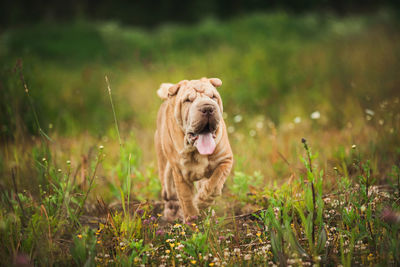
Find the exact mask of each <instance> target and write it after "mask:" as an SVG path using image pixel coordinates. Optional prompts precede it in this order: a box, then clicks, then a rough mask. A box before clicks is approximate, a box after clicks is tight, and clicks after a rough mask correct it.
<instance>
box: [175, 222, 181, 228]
mask: <svg viewBox="0 0 400 267" xmlns="http://www.w3.org/2000/svg"><path fill="white" fill-rule="evenodd" d="M181 226H182V225H180V224H179V223H177V224H175V225H174V228H179V227H181Z"/></svg>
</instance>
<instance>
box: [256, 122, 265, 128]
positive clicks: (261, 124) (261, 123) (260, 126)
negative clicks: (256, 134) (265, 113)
mask: <svg viewBox="0 0 400 267" xmlns="http://www.w3.org/2000/svg"><path fill="white" fill-rule="evenodd" d="M256 127H257V129H262V128H263V127H264V123H263V122H262V121H259V122H257V124H256Z"/></svg>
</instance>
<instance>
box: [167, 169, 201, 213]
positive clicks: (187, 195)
mask: <svg viewBox="0 0 400 267" xmlns="http://www.w3.org/2000/svg"><path fill="white" fill-rule="evenodd" d="M173 176H174V182H175V187H176V192H177V194H178V199H179V203H180V205H181V208H182V211H183V217H184V220H185V221H187V220H190V219H191V218H192V217H195V216H197V215H198V214H199V210H198V209H197V207H196V206H195V205H194V203H193V197H194V185H193V183H192V182H189V181H186V180H185V179H184V177H183V175H182V173H181V172H180V171H179V170H178V169H174V170H173Z"/></svg>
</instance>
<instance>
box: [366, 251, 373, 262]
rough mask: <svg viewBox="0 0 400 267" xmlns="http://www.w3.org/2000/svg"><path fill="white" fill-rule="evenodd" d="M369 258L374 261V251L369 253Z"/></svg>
mask: <svg viewBox="0 0 400 267" xmlns="http://www.w3.org/2000/svg"><path fill="white" fill-rule="evenodd" d="M367 259H368V261H372V260H373V259H374V255H373V254H372V253H369V254H368V257H367Z"/></svg>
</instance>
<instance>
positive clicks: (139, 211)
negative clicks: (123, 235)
mask: <svg viewBox="0 0 400 267" xmlns="http://www.w3.org/2000/svg"><path fill="white" fill-rule="evenodd" d="M136 213H137V214H138V215H139V216H142V215H143V214H144V210H143V209H138V210H137V211H136Z"/></svg>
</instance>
